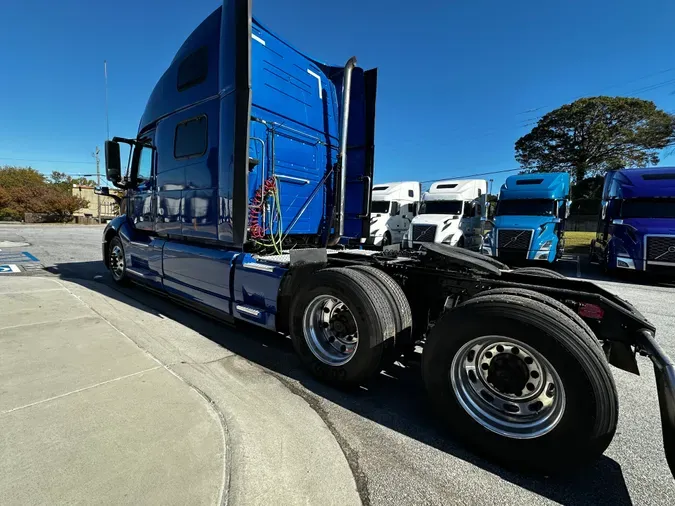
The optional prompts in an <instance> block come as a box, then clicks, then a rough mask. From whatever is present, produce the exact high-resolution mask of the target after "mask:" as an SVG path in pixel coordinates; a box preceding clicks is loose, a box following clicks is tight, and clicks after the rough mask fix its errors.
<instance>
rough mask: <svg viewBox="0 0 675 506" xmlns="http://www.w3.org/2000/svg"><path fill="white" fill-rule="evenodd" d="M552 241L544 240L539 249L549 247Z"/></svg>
mask: <svg viewBox="0 0 675 506" xmlns="http://www.w3.org/2000/svg"><path fill="white" fill-rule="evenodd" d="M552 244H553V241H544V242H543V243H542V245H541V247H540V248H539V249H551V245H552Z"/></svg>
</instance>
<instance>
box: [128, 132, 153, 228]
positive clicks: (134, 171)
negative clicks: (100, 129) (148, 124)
mask: <svg viewBox="0 0 675 506" xmlns="http://www.w3.org/2000/svg"><path fill="white" fill-rule="evenodd" d="M153 139H154V132H152V133H150V135H145V136H144V137H143V139H142V140H141V142H142V143H143V145H140V144H139V145H137V146H136V147H135V149H134V154H133V157H132V161H131V177H133V178H135V180H136V182H137V186H136V188H135V189H134V190H132V195H131V196H130V202H129V203H130V209H129V211H130V213H129V214H130V216H129V217H130V218H131V221H132V222H133V224H134V228H135V229H136V230H139V231H145V232H153V231H154V230H155V213H156V209H155V198H154V195H155V184H154V178H155V153H154V147H153Z"/></svg>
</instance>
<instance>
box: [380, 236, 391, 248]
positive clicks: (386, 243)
mask: <svg viewBox="0 0 675 506" xmlns="http://www.w3.org/2000/svg"><path fill="white" fill-rule="evenodd" d="M390 244H391V234H390V233H389V232H385V233H384V237H382V247H383V248H384V247H385V246H389V245H390Z"/></svg>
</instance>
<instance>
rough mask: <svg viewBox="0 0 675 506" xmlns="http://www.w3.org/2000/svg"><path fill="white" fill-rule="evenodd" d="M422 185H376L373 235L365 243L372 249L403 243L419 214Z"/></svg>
mask: <svg viewBox="0 0 675 506" xmlns="http://www.w3.org/2000/svg"><path fill="white" fill-rule="evenodd" d="M421 193H422V185H421V183H419V182H417V181H403V182H396V183H382V184H376V185H373V193H372V196H373V197H372V205H371V208H370V236H369V237H368V238H367V239H365V240H363V241H362V242H364V243H365V244H368V245H372V246H387V245H389V244H395V243H397V244H400V243H401V241H402V239H403V236H404V234H405V233H406V232H407V231H408V228H409V227H410V223H411V222H412V220H413V218H414V217H415V215H416V214H417V208H418V206H419V202H420V195H421Z"/></svg>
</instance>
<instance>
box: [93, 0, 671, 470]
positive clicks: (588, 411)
mask: <svg viewBox="0 0 675 506" xmlns="http://www.w3.org/2000/svg"><path fill="white" fill-rule="evenodd" d="M251 12H252V11H251V3H250V2H249V1H246V0H225V1H224V2H223V4H222V6H221V7H220V8H218V9H217V10H216V11H215V12H213V14H211V15H210V16H209V17H208V18H207V19H206V20H205V21H204V22H203V23H202V24H201V25H199V26H198V27H197V28H196V29H195V30H194V32H193V33H192V34H191V35H190V36H189V37H188V39H187V40H186V41H185V43H184V44H183V45H182V46H181V48H180V49H179V50H178V52H177V54H176V56H175V58H174V59H173V61H172V62H171V64H170V65H169V67H168V69H167V70H166V72H165V73H164V75H163V76H162V77H161V78H160V80H159V82H158V83H157V85H156V87H155V89H154V91H153V92H152V94H151V95H150V98H149V100H148V103H147V106H146V109H145V112H144V113H143V116H142V118H141V121H140V125H139V128H138V132H137V134H136V135H135V136H134V137H131V138H122V137H115V138H113V139H112V140H109V141H106V149H105V152H106V172H107V178H108V180H110V181H111V182H112V183H113V184H114V185H115V186H116V187H118V188H121V189H123V190H124V196H123V197H122V198H121V200H120V208H121V210H122V213H123V214H122V215H121V216H119V217H117V218H116V219H114V220H113V221H112V222H110V223H109V224H108V225H107V227H106V228H105V230H104V232H103V241H102V253H103V259H104V261H105V264H106V266H107V267H108V268H109V269H110V272H111V275H112V280H113V281H114V282H115V283H119V284H123V283H129V282H134V283H136V284H140V285H145V286H147V287H150V288H152V289H154V290H155V291H157V292H159V293H161V294H164V295H166V296H168V297H171V298H173V299H174V300H176V301H178V302H181V303H183V304H186V305H188V306H190V307H192V308H194V309H196V310H199V311H201V312H203V313H206V314H208V315H210V316H213V317H215V318H218V319H219V320H220V321H223V322H233V321H235V320H245V321H247V322H250V323H252V324H255V325H259V326H261V327H264V328H266V329H270V330H271V331H275V332H278V333H281V334H284V335H288V336H290V339H291V341H292V343H293V347H294V348H295V350H296V352H297V353H298V355H299V357H300V359H301V360H302V362H303V363H304V364H305V365H306V367H307V368H308V370H309V371H310V372H311V373H312V374H313V375H315V376H316V377H318V378H319V379H321V380H323V381H326V382H329V383H331V384H333V385H336V386H338V387H355V386H357V385H362V384H363V383H365V382H367V381H368V380H369V379H370V378H371V377H372V376H374V375H376V374H379V372H380V371H381V370H382V369H387V368H390V367H392V364H393V363H394V362H395V361H397V360H402V358H401V357H403V356H410V352H411V350H413V349H414V348H415V346H416V345H418V344H420V345H422V346H423V352H422V355H421V370H422V375H423V379H424V385H425V388H426V390H427V393H428V395H429V397H430V400H431V403H432V404H433V406H434V408H435V409H436V412H437V413H438V415H439V416H440V417H441V418H442V419H443V421H444V423H446V424H447V425H448V427H452V430H453V431H454V432H456V433H457V434H459V436H460V440H462V441H464V442H465V443H466V444H467V445H471V446H473V447H476V448H478V449H479V450H480V451H481V452H482V453H483V454H486V455H489V456H491V457H492V458H493V459H495V460H498V461H500V462H502V463H504V464H506V465H509V466H510V467H516V468H524V469H531V470H535V471H538V472H552V471H555V470H559V469H561V468H562V469H567V468H576V467H577V466H578V465H579V464H580V463H581V462H583V461H586V460H588V459H592V458H595V457H597V456H598V455H600V454H601V453H602V452H603V451H604V450H605V448H606V447H607V445H608V444H609V442H610V441H611V439H612V436H613V435H614V432H615V430H616V424H617V419H618V418H617V417H618V405H617V392H616V387H615V385H614V382H613V379H612V375H611V371H610V369H609V365H608V364H609V363H611V364H613V365H616V366H617V367H621V368H623V369H627V370H631V371H632V372H635V371H636V370H637V362H636V360H635V352H636V351H638V350H639V351H641V352H642V353H644V354H646V355H648V356H649V357H650V358H651V359H652V361H653V363H654V367H655V370H656V374H657V388H658V391H659V400H660V403H661V409H662V412H663V413H664V416H663V430H664V447H665V451H666V455H667V456H668V459H669V462H670V463H671V465H672V464H673V463H674V462H675V460H674V459H675V446H674V444H673V442H674V441H675V418H673V417H672V416H670V414H672V413H675V395H674V394H673V392H675V369H674V368H673V364H672V361H671V360H670V359H669V358H668V357H667V356H666V355H665V354H664V353H663V351H662V350H661V348H660V347H659V345H658V343H657V342H656V340H655V338H654V333H655V327H654V326H653V325H652V324H651V323H650V322H649V321H647V320H646V319H645V318H644V317H643V316H642V315H640V313H639V312H638V311H637V310H635V308H633V307H632V306H630V305H629V304H628V303H626V302H625V301H623V300H621V299H619V298H617V297H616V296H614V295H613V294H611V293H610V292H607V291H606V290H604V289H602V288H600V287H598V286H597V285H595V284H593V283H590V282H586V281H582V280H568V279H564V278H562V279H561V278H551V277H541V276H536V274H537V273H536V272H532V271H528V270H527V269H524V270H512V269H510V268H508V267H507V266H506V265H504V264H502V263H500V262H498V261H497V260H495V259H492V258H489V257H485V256H483V255H481V254H480V253H474V252H471V251H468V250H463V249H459V248H453V247H450V246H448V245H443V244H434V243H429V244H425V245H422V248H421V249H419V250H415V251H400V250H397V248H396V247H395V246H390V247H388V248H386V249H385V251H382V252H380V251H366V250H362V249H349V248H347V247H345V246H344V244H345V243H349V242H350V241H353V242H356V243H357V244H358V242H359V241H360V240H361V239H363V238H366V237H368V234H369V224H370V216H369V215H370V205H371V191H372V175H373V161H374V128H375V96H376V81H377V72H376V70H363V69H361V68H359V67H358V66H356V60H355V59H354V58H351V59H349V60H348V61H347V63H346V65H342V66H334V65H327V64H325V63H322V62H320V61H318V60H316V59H313V58H310V57H309V56H307V55H306V54H304V53H302V52H300V51H298V50H296V49H295V48H293V47H292V46H290V45H289V44H288V43H287V42H285V41H284V40H282V39H281V38H279V37H278V36H277V35H275V34H274V33H273V32H272V31H270V30H269V29H267V28H265V27H264V26H263V25H262V24H260V23H259V22H258V21H257V20H255V19H254V18H253V17H252V14H251ZM335 29H336V32H335V33H336V34H339V31H340V30H341V29H344V28H340V27H339V26H338V27H335ZM340 40H341V39H340V37H336V38H335V41H336V43H339V41H340ZM121 145H128V146H129V148H130V157H129V161H128V163H127V165H126V166H125V167H124V168H123V167H122V162H121V159H122V157H121V154H120V153H121V150H120V146H121ZM99 192H100V193H102V194H109V193H110V190H109V189H107V188H101V189H99ZM533 274H535V275H533ZM601 343H602V344H603V346H604V347H605V351H603V348H602V347H601ZM415 355H416V357H417V358H419V354H418V353H416V354H415ZM414 362H416V360H414ZM299 430H301V428H299ZM532 455H538V457H537V458H536V459H533V458H532Z"/></svg>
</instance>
